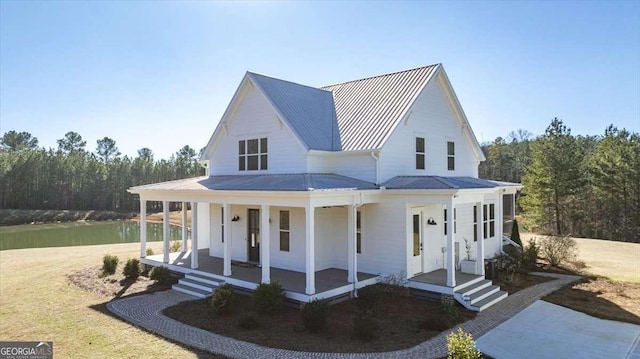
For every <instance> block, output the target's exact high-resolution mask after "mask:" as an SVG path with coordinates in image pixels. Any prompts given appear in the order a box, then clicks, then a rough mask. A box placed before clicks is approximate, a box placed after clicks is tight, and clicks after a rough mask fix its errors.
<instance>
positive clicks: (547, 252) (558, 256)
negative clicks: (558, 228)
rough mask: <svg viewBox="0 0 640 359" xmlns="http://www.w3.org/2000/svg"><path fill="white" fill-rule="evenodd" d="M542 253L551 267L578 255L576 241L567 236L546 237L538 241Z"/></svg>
mask: <svg viewBox="0 0 640 359" xmlns="http://www.w3.org/2000/svg"><path fill="white" fill-rule="evenodd" d="M540 249H541V251H542V255H543V256H544V257H545V258H546V259H547V260H548V261H549V264H551V265H552V266H553V267H557V266H559V265H560V264H562V263H564V262H567V261H570V260H573V259H575V258H576V256H577V255H578V243H576V240H575V239H573V238H571V237H569V236H564V237H560V236H557V237H546V238H543V239H542V240H541V241H540Z"/></svg>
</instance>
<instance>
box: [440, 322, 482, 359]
mask: <svg viewBox="0 0 640 359" xmlns="http://www.w3.org/2000/svg"><path fill="white" fill-rule="evenodd" d="M447 352H448V353H449V354H448V355H447V358H448V359H479V358H481V357H482V353H480V351H478V349H476V342H475V341H474V340H473V337H472V336H471V334H469V333H466V332H465V331H463V330H462V328H458V330H457V331H456V332H451V333H449V335H447Z"/></svg>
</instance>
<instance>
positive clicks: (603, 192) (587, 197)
mask: <svg viewBox="0 0 640 359" xmlns="http://www.w3.org/2000/svg"><path fill="white" fill-rule="evenodd" d="M482 149H483V151H484V154H485V157H486V158H487V160H486V161H485V162H483V163H482V164H481V165H480V167H479V175H480V177H481V178H487V179H494V180H499V181H508V182H519V183H523V184H524V186H525V187H524V190H523V191H522V195H521V198H520V201H519V205H520V209H521V210H522V213H523V215H524V218H525V220H526V221H527V224H528V225H529V227H530V228H531V229H534V230H536V231H538V232H541V233H545V234H554V235H572V236H577V237H590V238H603V239H612V240H618V241H627V242H640V135H639V134H638V133H633V132H630V131H627V130H625V129H618V128H616V127H615V126H613V125H610V126H608V127H607V128H606V129H605V131H604V134H602V135H598V136H580V135H578V136H574V135H572V134H571V129H570V128H569V127H567V126H566V125H565V124H564V123H563V121H562V120H560V119H558V118H554V119H553V120H552V121H551V123H550V124H549V126H548V127H547V129H546V131H545V133H544V134H542V135H541V136H538V137H536V138H533V136H532V135H531V133H529V132H527V131H524V130H519V131H517V132H512V133H511V134H509V136H508V137H507V138H501V137H498V138H496V139H495V140H494V141H493V142H491V143H486V144H483V146H482Z"/></svg>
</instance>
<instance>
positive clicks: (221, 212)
mask: <svg viewBox="0 0 640 359" xmlns="http://www.w3.org/2000/svg"><path fill="white" fill-rule="evenodd" d="M220 224H221V226H220V228H221V230H222V234H221V235H220V236H221V237H222V243H224V207H222V208H220Z"/></svg>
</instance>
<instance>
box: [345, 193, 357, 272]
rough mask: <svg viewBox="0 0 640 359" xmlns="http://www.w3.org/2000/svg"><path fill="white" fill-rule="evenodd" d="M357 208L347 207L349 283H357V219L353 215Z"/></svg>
mask: <svg viewBox="0 0 640 359" xmlns="http://www.w3.org/2000/svg"><path fill="white" fill-rule="evenodd" d="M354 211H355V206H354V205H351V206H348V207H347V256H348V257H349V259H348V261H347V263H348V264H347V282H349V283H354V282H355V271H356V262H355V261H356V242H355V241H356V230H355V228H356V218H355V215H354V214H353V213H354Z"/></svg>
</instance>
